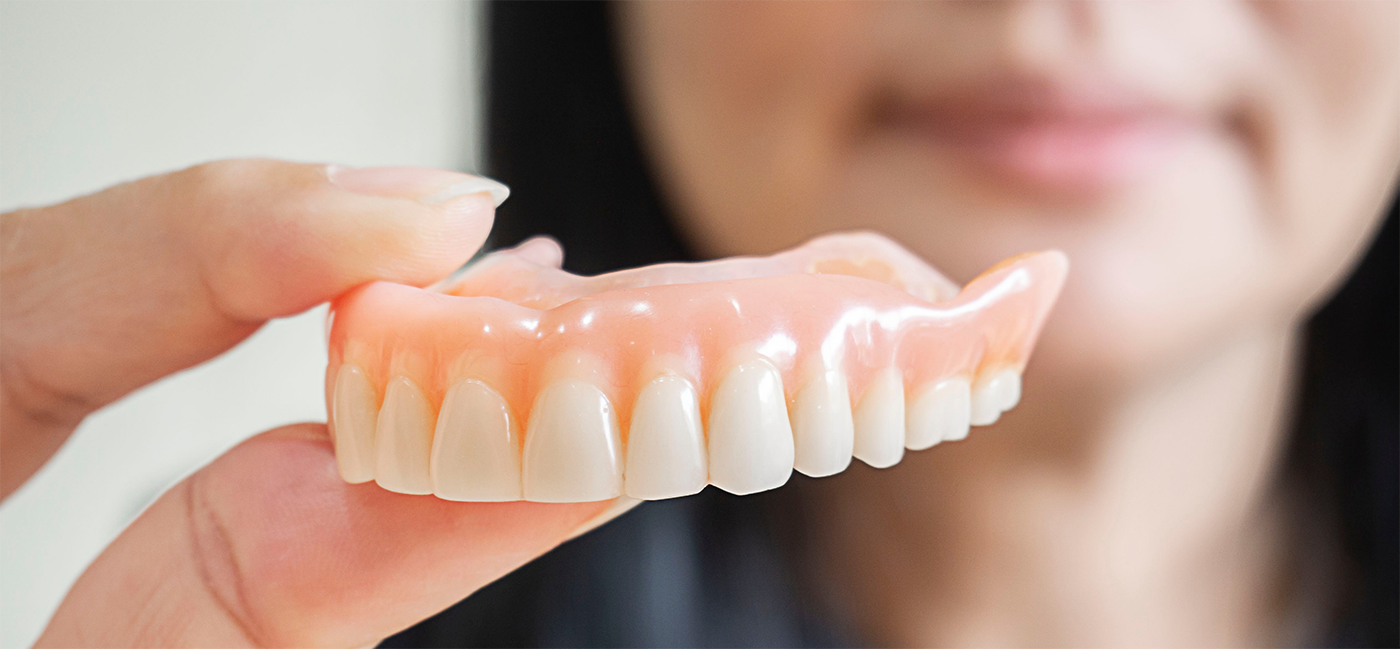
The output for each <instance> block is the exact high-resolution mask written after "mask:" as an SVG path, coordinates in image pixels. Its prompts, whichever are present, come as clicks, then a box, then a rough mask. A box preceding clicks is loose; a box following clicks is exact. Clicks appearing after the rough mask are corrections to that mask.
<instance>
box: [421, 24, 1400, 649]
mask: <svg viewBox="0 0 1400 649" xmlns="http://www.w3.org/2000/svg"><path fill="white" fill-rule="evenodd" d="M489 39H490V59H489V73H488V75H487V76H488V80H489V88H488V104H487V133H486V141H487V155H488V167H489V168H488V172H489V173H490V175H492V176H494V177H496V178H499V179H500V180H502V181H504V182H506V183H507V184H509V185H510V186H511V188H512V190H513V191H512V196H511V200H510V201H508V202H507V203H506V204H505V205H504V206H502V208H501V209H500V212H499V215H498V218H497V223H496V230H495V232H494V233H493V235H492V236H493V243H494V244H496V245H510V244H513V243H516V242H518V241H520V240H522V239H524V238H526V237H529V236H531V235H535V234H549V235H551V236H554V237H555V238H557V239H559V240H560V242H562V243H563V244H564V248H565V250H566V263H565V265H566V267H568V268H570V269H571V270H574V271H578V272H584V273H597V272H603V271H607V270H612V269H616V268H621V267H628V266H636V265H641V264H649V263H656V262H661V261H674V260H684V259H687V258H689V254H688V252H687V247H686V244H685V242H684V241H683V240H682V238H681V237H680V236H679V235H678V231H677V230H676V228H675V227H674V225H673V223H672V220H671V218H670V216H669V214H668V211H667V209H666V205H665V203H664V201H663V200H662V199H661V198H660V194H659V192H658V190H657V184H656V183H655V182H654V179H653V177H652V175H651V171H650V170H649V165H648V164H647V162H646V157H645V155H644V153H643V151H642V148H641V147H640V146H639V142H638V135H637V133H636V131H635V129H634V126H633V119H632V117H631V116H630V114H629V113H630V109H629V107H628V104H627V101H626V100H625V91H624V88H623V83H622V80H621V78H620V71H619V66H618V65H617V63H616V55H615V51H614V42H613V41H614V39H613V30H612V28H611V25H610V20H609V8H608V6H606V5H603V4H598V3H563V4H556V3H493V4H492V5H490V14H489ZM1396 218H1397V217H1396V208H1395V207H1394V206H1392V207H1391V211H1390V216H1389V218H1388V220H1387V221H1386V222H1385V225H1384V227H1383V229H1382V230H1381V232H1380V234H1379V235H1378V236H1377V237H1376V239H1375V241H1374V243H1373V244H1372V245H1371V248H1370V251H1369V252H1368V253H1367V255H1366V256H1365V258H1364V260H1362V262H1361V263H1360V265H1359V266H1358V267H1357V269H1356V271H1355V272H1354V273H1353V274H1352V276H1351V278H1350V279H1349V280H1348V281H1347V283H1346V284H1345V285H1344V286H1343V287H1342V288H1341V289H1340V290H1339V291H1338V292H1337V293H1336V295H1335V296H1334V297H1333V298H1332V299H1331V301H1330V302H1328V303H1327V304H1326V306H1324V307H1323V308H1322V309H1320V310H1319V311H1318V312H1317V314H1316V315H1315V316H1314V317H1313V318H1312V319H1311V321H1310V323H1309V325H1308V328H1307V348H1306V355H1305V359H1304V366H1303V370H1302V373H1301V376H1302V386H1301V390H1300V392H1299V396H1298V399H1297V402H1296V404H1297V413H1296V417H1295V426H1294V431H1293V435H1292V438H1291V441H1290V448H1289V452H1288V455H1287V458H1286V461H1285V463H1284V471H1283V473H1282V477H1281V478H1280V480H1281V482H1284V483H1287V484H1290V485H1292V486H1293V487H1294V488H1295V489H1296V490H1297V491H1298V492H1299V493H1302V494H1305V495H1306V498H1305V500H1307V501H1308V502H1310V503H1312V504H1313V505H1315V507H1314V509H1315V511H1316V512H1317V516H1316V517H1314V518H1313V519H1308V520H1317V519H1318V518H1320V519H1322V520H1327V521H1330V524H1329V525H1328V526H1324V527H1328V529H1330V530H1332V531H1335V534H1328V535H1324V536H1329V537H1330V538H1333V539H1335V541H1336V544H1335V545H1334V547H1339V549H1340V551H1339V552H1338V554H1340V555H1341V557H1342V562H1341V566H1340V567H1339V571H1340V572H1342V573H1344V574H1343V575H1342V577H1344V578H1345V579H1344V580H1343V583H1345V584H1348V585H1349V586H1350V589H1348V590H1344V591H1343V595H1342V596H1341V597H1342V598H1344V599H1343V602H1342V605H1343V608H1342V613H1341V614H1340V619H1339V620H1337V621H1336V622H1335V629H1336V630H1335V637H1330V638H1324V639H1322V640H1324V641H1326V642H1328V643H1329V644H1356V645H1374V646H1394V645H1396V644H1397V643H1400V639H1398V638H1397V635H1398V634H1400V630H1397V617H1396V616H1397V609H1398V608H1400V603H1397V595H1396V594H1397V583H1400V567H1397V563H1396V561H1397V555H1400V541H1397V536H1396V523H1397V507H1396V503H1397V498H1398V497H1400V483H1398V482H1397V459H1398V458H1400V450H1397V446H1396V439H1397V432H1396V421H1397V410H1398V409H1400V407H1398V406H1397V392H1400V389H1398V388H1397V358H1398V357H1400V351H1397V344H1398V342H1397V341H1398V340H1400V323H1397V305H1400V289H1397V276H1400V265H1397V264H1398V262H1397V240H1398V239H1400V235H1397V230H1396ZM710 491H713V490H710ZM707 493H709V491H707ZM712 498H713V497H712ZM651 511H653V512H667V511H671V512H674V511H675V510H674V509H672V510H663V509H653V510H651ZM663 515H665V514H655V516H663ZM632 517H633V518H635V517H636V515H632ZM707 520H708V521H709V522H708V523H707V524H706V525H704V526H703V528H702V530H701V532H702V533H708V534H721V533H724V530H722V529H721V528H717V527H715V525H718V523H715V520H714V519H713V518H711V519H707ZM622 522H623V523H626V522H627V521H622ZM674 523H675V521H674V520H672V524H674ZM691 529H692V531H695V530H694V528H693V527H692V528H691ZM604 532H607V528H605V530H604ZM594 536H596V535H594ZM584 541H585V542H587V541H588V539H584ZM571 546H578V543H575V544H571ZM1307 547H1312V546H1307ZM585 551H586V550H580V549H579V548H578V547H566V548H564V549H563V552H565V553H569V552H573V553H574V554H579V553H581V552H585ZM600 552H601V551H600ZM559 554H560V552H559V551H556V553H554V554H553V555H551V556H550V557H546V558H545V560H544V561H543V562H537V563H542V565H543V566H544V567H536V566H532V567H531V568H527V569H525V570H523V571H521V572H520V573H517V574H516V575H513V576H512V577H510V578H507V579H506V580H504V581H506V582H507V583H505V584H497V585H494V586H492V587H491V588H489V589H487V590H486V591H483V592H482V593H480V594H479V595H477V596H474V597H473V598H470V599H468V600H467V602H466V603H464V605H460V606H458V607H454V609H453V610H451V611H449V612H448V613H447V614H445V616H444V617H442V618H440V619H439V621H438V622H436V624H438V625H439V626H443V625H453V624H455V625H457V626H459V627H460V626H462V625H475V626H474V628H475V627H480V628H489V629H491V631H490V632H489V633H487V634H486V635H476V636H470V638H475V640H476V641H480V642H483V643H486V644H514V643H530V642H535V641H539V639H540V638H550V637H555V636H551V635H549V634H547V633H545V634H543V635H542V634H541V633H538V632H536V633H531V632H526V631H525V630H522V629H518V628H516V629H514V631H511V632H506V631H503V629H505V628H507V627H509V625H512V624H515V625H526V626H529V625H534V626H536V627H538V626H542V625H549V624H550V623H551V622H550V621H549V620H545V619H541V612H540V611H521V610H513V609H511V610H508V609H509V607H507V606H506V605H505V602H516V603H517V604H519V605H521V606H525V605H526V604H523V602H534V601H536V600H535V599H532V598H530V597H526V596H523V595H522V594H521V591H522V590H525V589H530V588H538V587H544V585H546V584H547V583H548V582H549V580H550V579H552V578H553V577H551V576H550V575H551V574H558V573H559V572H561V571H566V570H573V571H577V568H576V567H575V568H569V567H568V566H570V565H572V564H569V563H568V561H569V560H568V559H564V558H561V557H558V556H556V555H559ZM596 559H597V557H593V560H595V563H596V562H597V561H596ZM578 560H579V561H587V560H589V559H588V558H583V559H578ZM551 562H552V563H551ZM605 563H606V562H605ZM609 565H614V564H609ZM587 574H591V575H593V577H591V579H593V580H595V581H596V580H600V579H605V577H603V576H600V575H599V574H598V573H592V572H590V573H587ZM711 577H712V578H714V577H713V576H711ZM512 579H514V582H511V580H512ZM474 600H475V601H477V602H478V603H477V604H475V605H473V601H474ZM577 606H581V607H585V608H588V609H589V610H590V611H592V613H593V614H596V615H600V616H606V615H609V612H608V611H606V610H603V609H605V608H606V607H605V606H603V605H601V604H597V603H596V602H595V603H594V604H593V605H590V604H589V603H588V602H581V603H577ZM594 609H597V610H594ZM560 610H562V611H565V612H563V613H560V615H562V616H564V617H568V618H570V619H574V618H575V617H577V615H578V613H577V612H576V611H575V609H572V608H565V609H560ZM432 624H434V623H433V622H430V623H429V624H428V625H427V626H425V627H424V628H421V629H419V630H418V632H417V633H418V635H413V634H412V633H410V634H406V635H405V636H402V637H400V638H399V639H398V642H399V643H401V644H410V643H412V642H414V641H415V640H414V639H417V640H424V639H426V638H437V639H438V641H442V639H443V638H458V640H457V641H458V642H460V641H461V640H460V638H461V637H462V636H460V635H454V634H453V633H451V632H443V630H442V629H438V633H436V634H428V635H423V634H424V633H427V630H428V628H429V627H431V625H432ZM571 637H572V636H571ZM591 637H594V638H596V637H599V636H591ZM605 637H611V638H632V639H633V641H636V638H638V637H639V636H626V635H623V636H605ZM706 637H713V636H706ZM725 637H730V638H731V641H736V642H738V643H740V644H743V643H753V642H761V640H755V639H753V638H749V639H747V640H745V639H743V638H736V637H731V636H725ZM470 638H469V639H468V640H467V641H468V642H471V641H472V640H471V639H470ZM532 639H533V640H532ZM770 640H771V638H770ZM573 642H574V643H578V642H581V641H580V640H578V639H577V637H574V640H573ZM778 642H779V643H783V641H778Z"/></svg>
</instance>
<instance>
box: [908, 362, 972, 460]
mask: <svg viewBox="0 0 1400 649" xmlns="http://www.w3.org/2000/svg"><path fill="white" fill-rule="evenodd" d="M971 393H972V388H971V387H970V386H969V385H968V383H967V380H966V379H962V378H952V379H945V380H943V381H939V382H937V383H932V384H927V383H926V384H924V385H923V386H922V388H921V389H920V390H919V392H918V393H917V394H916V395H915V396H914V402H913V404H911V405H910V406H909V415H908V430H907V432H906V441H905V444H906V445H907V446H908V447H909V448H910V449H911V450H915V451H917V450H921V449H925V448H928V447H930V446H933V445H934V444H937V443H939V442H941V441H943V440H949V441H955V440H960V439H963V438H965V437H967V428H968V424H969V423H970V421H971V415H972V413H971V402H972V394H971Z"/></svg>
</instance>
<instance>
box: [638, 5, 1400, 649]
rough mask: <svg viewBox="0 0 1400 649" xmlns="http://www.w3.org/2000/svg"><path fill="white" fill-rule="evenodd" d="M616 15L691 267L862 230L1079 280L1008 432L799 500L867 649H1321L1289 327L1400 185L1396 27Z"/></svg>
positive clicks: (1230, 14) (840, 481) (791, 13)
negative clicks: (1303, 560) (1305, 596)
mask: <svg viewBox="0 0 1400 649" xmlns="http://www.w3.org/2000/svg"><path fill="white" fill-rule="evenodd" d="M617 19H618V25H619V27H620V32H621V34H622V45H623V46H622V52H623V55H624V56H623V58H624V60H625V62H626V70H627V76H628V78H629V85H630V91H631V96H632V101H633V104H634V105H635V107H636V110H637V113H638V115H639V120H640V122H641V126H642V130H643V133H644V135H645V136H646V137H645V138H644V141H645V142H646V143H647V145H648V147H649V154H650V157H651V159H653V160H654V161H655V162H656V168H657V170H658V176H659V177H660V179H661V183H662V186H663V191H664V193H666V194H667V195H668V197H669V198H670V199H671V203H672V205H673V206H674V207H675V209H676V212H678V214H679V221H680V225H681V227H682V229H683V230H684V231H685V232H686V234H687V235H688V236H689V238H690V240H691V242H692V243H693V244H694V245H696V246H697V247H698V248H699V249H700V250H701V251H702V252H703V253H705V254H707V255H731V254H745V253H756V252H760V251H767V250H771V249H775V248H779V247H782V246H786V245H790V244H792V243H794V242H797V241H800V240H802V239H805V238H807V237H809V236H811V235H813V234H816V233H820V232H824V231H829V230H833V229H847V228H852V227H862V228H872V229H875V230H879V231H883V232H885V233H887V234H890V235H892V236H893V237H894V238H895V239H897V240H899V241H900V242H901V243H903V244H905V245H907V246H909V247H910V248H911V249H912V250H914V251H915V252H916V253H919V254H921V255H924V256H925V257H927V258H928V259H931V260H934V261H935V262H936V263H937V264H938V265H939V267H940V268H941V269H944V270H945V271H947V272H948V273H949V275H950V277H952V278H953V279H954V280H957V281H965V280H966V279H968V278H970V277H971V276H972V274H973V273H975V272H976V270H977V269H978V268H981V267H983V266H985V265H986V264H988V263H991V262H992V261H995V260H996V259H999V258H1001V257H1004V256H1006V255H1009V254H1014V253H1016V252H1019V251H1022V250H1035V249H1045V248H1059V249H1062V250H1064V251H1066V252H1067V253H1068V255H1069V257H1070V259H1071V261H1072V264H1073V269H1072V271H1071V273H1070V278H1069V281H1068V283H1067V284H1066V288H1065V292H1064V294H1063V296H1062V298H1061V300H1060V303H1059V305H1058V307H1057V309H1056V310H1055V312H1054V314H1052V317H1051V320H1050V322H1049V323H1048V325H1047V328H1046V330H1045V333H1044V335H1043V337H1042V339H1041V343H1040V346H1039V348H1038V349H1037V355H1036V357H1035V358H1034V359H1033V361H1032V363H1031V365H1030V367H1029V368H1028V370H1027V375H1026V388H1025V398H1024V400H1023V402H1022V405H1021V406H1020V407H1019V408H1018V409H1016V410H1014V411H1012V412H1011V413H1008V415H1007V416H1006V417H1004V418H1003V421H1002V422H1001V423H999V424H998V431H996V432H993V433H990V434H982V435H974V436H972V438H971V439H970V440H969V441H967V442H963V443H961V444H959V445H956V446H954V447H950V448H945V449H941V450H935V451H934V452H930V453H926V454H915V455H913V456H911V457H910V458H908V459H906V460H905V461H904V462H903V463H902V464H900V465H898V466H897V467H896V468H894V469H890V470H888V471H885V472H879V473H878V474H877V472H876V471H874V470H869V469H864V470H852V471H850V472H848V473H847V474H845V475H843V476H840V477H838V478H834V479H831V480H825V481H820V482H819V483H816V484H814V485H812V486H811V488H810V489H809V491H808V493H805V494H803V498H804V500H805V501H806V503H807V504H808V506H809V509H810V510H811V516H809V519H810V520H811V525H813V527H814V529H813V530H810V534H808V535H807V536H808V538H813V539H818V541H817V542H816V543H815V545H816V548H815V549H814V558H813V560H814V562H815V563H816V564H817V565H820V566H822V567H823V568H822V569H821V570H817V571H814V572H815V575H814V577H813V578H814V579H816V580H817V581H818V582H819V583H823V584H825V585H826V586H828V587H829V588H828V590H829V591H830V592H834V593H841V595H840V596H839V597H838V598H837V599H838V600H839V603H840V606H841V607H842V608H843V609H845V610H848V611H851V612H852V615H853V616H854V620H853V621H854V623H855V624H856V626H857V627H858V628H859V629H860V631H861V632H862V633H863V634H864V636H865V637H866V638H869V639H871V640H872V641H875V642H881V643H889V644H892V645H941V644H948V645H971V644H1011V645H1049V644H1066V645H1124V644H1145V645H1223V644H1278V643H1283V642H1299V641H1305V640H1308V639H1309V637H1308V636H1307V635H1306V634H1310V633H1311V634H1317V633H1323V632H1325V631H1324V630H1322V629H1301V630H1300V629H1296V628H1288V624H1289V622H1288V620H1290V619H1298V618H1299V617H1300V616H1301V614H1302V613H1303V612H1302V611H1298V610H1297V609H1295V608H1292V607H1293V606H1294V603H1295V602H1296V601H1297V598H1295V597H1293V595H1295V593H1293V592H1291V591H1289V590H1288V589H1287V588H1286V587H1285V586H1284V584H1286V583H1288V580H1289V579H1290V578H1291V576H1290V574H1289V573H1288V570H1289V569H1288V567H1287V566H1288V565H1289V564H1288V562H1287V552H1288V546H1287V539H1288V534H1287V529H1286V522H1287V520H1288V519H1287V517H1288V513H1289V511H1290V509H1289V504H1288V503H1287V502H1286V501H1285V500H1284V499H1282V498H1281V497H1280V496H1279V494H1278V492H1277V491H1276V490H1275V489H1274V486H1273V470H1274V468H1275V464H1276V459H1277V456H1278V452H1279V448H1280V444H1281V442H1282V441H1283V437H1284V426H1283V422H1284V421H1285V420H1286V413H1287V407H1288V403H1289V399H1288V396H1289V395H1288V390H1289V388H1290V386H1291V385H1292V382H1293V379H1292V372H1293V357H1294V351H1295V341H1296V340H1297V336H1298V332H1299V327H1300V325H1301V324H1302V322H1303V319H1304V318H1305V316H1306V314H1307V313H1308V311H1309V309H1311V308H1313V307H1314V306H1316V305H1317V304H1318V303H1319V302H1320V300H1322V299H1323V298H1324V297H1325V296H1326V294H1327V293H1328V291H1329V290H1330V289H1331V288H1332V287H1333V286H1334V285H1335V284H1336V283H1337V282H1338V281H1339V280H1340V279H1341V278H1342V277H1344V276H1345V274H1346V272H1347V271H1348V269H1349V268H1350V266H1351V264H1352V263H1353V262H1354V261H1355V259H1356V257H1357V254H1358V252H1359V251H1360V250H1362V249H1363V247H1364V246H1365V244H1366V242H1367V241H1368V238H1369V234H1370V233H1371V232H1372V231H1373V229H1374V228H1375V226H1376V224H1377V222H1378V220H1379V218H1378V217H1379V214H1380V208H1381V207H1383V205H1384V204H1385V201H1386V200H1387V198H1388V196H1389V192H1390V190H1391V188H1392V186H1393V185H1394V181H1395V178H1396V170H1397V160H1398V159H1400V41H1397V40H1396V39H1395V38H1394V34H1396V33H1400V5H1397V4H1395V3H1384V2H1376V3H1360V2H1358V3H1321V4H1312V3H1304V2H1287V3H1261V4H1253V3H1238V2H1223V3H1150V2H1149V3H1114V2H1103V3H1099V2H1078V3H1067V2H1064V3H1062V2H1020V3H1002V4H996V3H946V4H916V3H868V2H863V3H841V2H829V3H817V4H811V5H808V4H797V3H636V4H626V5H622V6H621V8H620V10H619V12H618V15H617ZM1295 614H1296V615H1295ZM1324 617H1325V616H1324ZM1297 633H1302V634H1304V635H1301V636H1300V635H1296V634H1297Z"/></svg>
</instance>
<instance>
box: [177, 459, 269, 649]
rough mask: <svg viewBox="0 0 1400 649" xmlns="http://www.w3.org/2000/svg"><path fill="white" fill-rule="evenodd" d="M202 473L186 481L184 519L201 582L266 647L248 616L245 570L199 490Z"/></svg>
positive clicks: (248, 634)
mask: <svg viewBox="0 0 1400 649" xmlns="http://www.w3.org/2000/svg"><path fill="white" fill-rule="evenodd" d="M199 483H200V476H199V474H197V473H196V474H195V475H194V476H191V478H190V480H189V482H187V483H186V487H185V489H184V492H185V494H184V495H185V518H186V520H187V521H188V524H189V534H190V545H191V554H192V557H191V558H192V560H193V561H194V565H195V568H196V570H197V571H198V572H199V580H200V583H201V584H202V585H203V586H204V590H205V591H207V592H208V593H209V596H210V598H212V599H213V600H214V602H215V603H216V604H217V605H218V606H219V608H220V609H221V610H222V611H223V612H224V615H226V616H228V619H229V620H230V621H232V622H233V624H234V626H236V627H237V628H238V631H239V633H241V634H242V635H243V637H244V639H246V640H247V641H248V643H249V644H250V645H253V646H266V645H265V644H264V643H262V642H260V641H259V638H261V637H262V635H261V634H260V633H257V631H256V627H255V625H254V624H252V622H251V621H250V620H249V619H248V616H247V611H248V602H247V599H246V596H245V592H244V588H243V571H242V569H241V568H240V567H239V565H238V558H237V556H235V555H234V552H233V545H232V543H230V542H229V535H228V530H227V529H226V528H225V527H224V526H223V523H222V522H220V521H219V518H218V516H217V515H216V514H214V512H213V510H212V509H210V508H209V507H208V505H207V504H206V503H205V501H204V498H203V497H202V496H201V495H200V494H199V493H198V492H199Z"/></svg>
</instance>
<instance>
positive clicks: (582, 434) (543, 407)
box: [521, 379, 622, 503]
mask: <svg viewBox="0 0 1400 649" xmlns="http://www.w3.org/2000/svg"><path fill="white" fill-rule="evenodd" d="M621 447H622V443H621V441H620V440H619V435H618V427H617V413H616V412H614V411H613V406H612V402H610V401H608V397H607V395H605V394H603V392H602V391H601V390H599V389H598V388H596V387H594V386H593V385H592V384H589V383H585V382H583V381H577V380H573V379H563V380H559V381H555V382H554V383H552V384H550V385H549V387H546V388H545V389H544V390H543V391H541V392H540V394H539V396H538V397H536V398H535V407H534V409H533V410H531V412H530V424H529V426H528V431H527V432H526V433H525V453H524V460H523V462H522V467H521V472H522V476H523V478H524V480H523V482H524V493H525V499H526V500H533V501H535V502H545V503H572V502H590V501H594V500H608V499H610V498H616V497H618V496H620V495H622V449H621Z"/></svg>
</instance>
